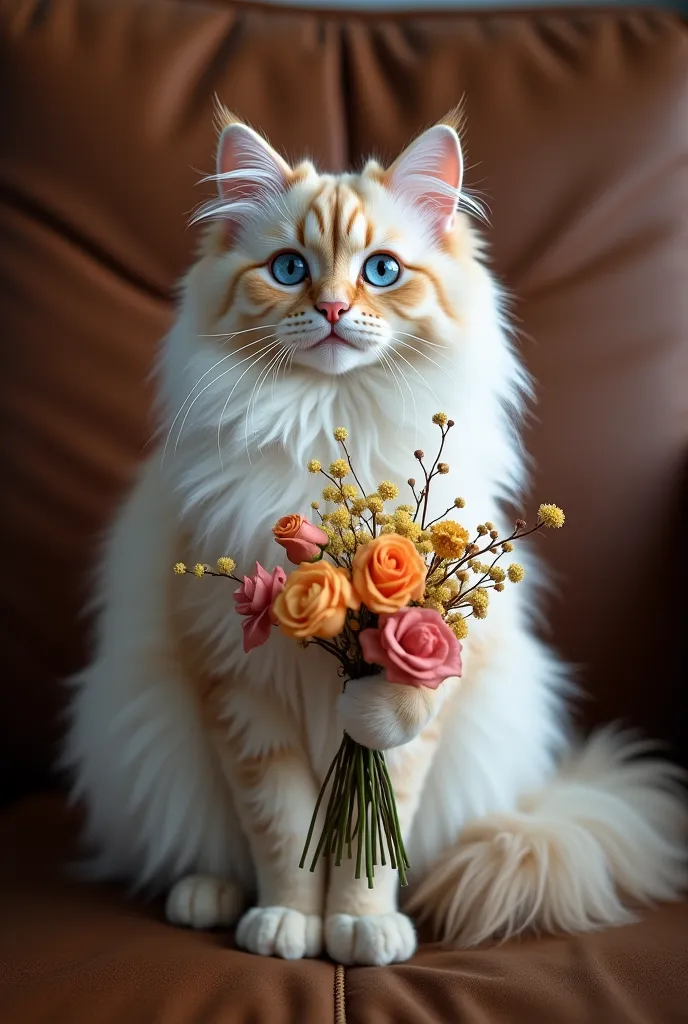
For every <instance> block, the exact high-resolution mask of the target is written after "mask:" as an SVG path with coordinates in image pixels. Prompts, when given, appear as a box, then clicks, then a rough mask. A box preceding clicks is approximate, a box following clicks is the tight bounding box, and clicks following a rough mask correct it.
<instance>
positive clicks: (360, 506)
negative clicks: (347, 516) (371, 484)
mask: <svg viewBox="0 0 688 1024" xmlns="http://www.w3.org/2000/svg"><path fill="white" fill-rule="evenodd" d="M367 507H368V506H367V504H366V500H365V498H354V500H353V501H352V502H351V513H352V515H354V516H362V515H363V513H364V512H365V510H366V509H367Z"/></svg>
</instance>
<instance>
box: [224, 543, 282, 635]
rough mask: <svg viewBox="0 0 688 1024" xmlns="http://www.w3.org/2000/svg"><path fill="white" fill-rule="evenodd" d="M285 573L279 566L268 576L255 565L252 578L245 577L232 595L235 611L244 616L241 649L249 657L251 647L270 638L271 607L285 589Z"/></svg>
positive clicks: (267, 573)
mask: <svg viewBox="0 0 688 1024" xmlns="http://www.w3.org/2000/svg"><path fill="white" fill-rule="evenodd" d="M286 578H287V574H286V572H285V571H284V569H282V568H281V566H279V565H278V566H277V568H276V569H273V571H272V572H271V573H270V572H268V571H267V569H264V568H263V566H262V565H261V564H260V562H256V572H255V575H254V576H244V582H243V584H242V585H241V586H240V587H239V589H238V590H237V591H236V593H235V594H234V601H235V602H236V610H237V611H238V613H239V615H245V616H246V618H245V619H244V621H243V622H242V624H241V625H242V629H243V631H244V650H245V651H246V653H247V654H248V652H249V651H252V650H253V648H254V647H260V646H261V645H262V644H264V643H265V641H266V640H267V638H268V637H269V635H270V630H271V628H272V626H273V625H274V622H275V619H274V617H273V614H272V604H273V601H274V600H275V598H276V597H277V595H278V594H279V592H280V591H281V590H282V588H283V587H284V583H285V581H286Z"/></svg>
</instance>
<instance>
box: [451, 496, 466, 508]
mask: <svg viewBox="0 0 688 1024" xmlns="http://www.w3.org/2000/svg"><path fill="white" fill-rule="evenodd" d="M454 507H455V508H465V507H466V502H465V501H464V499H463V498H454Z"/></svg>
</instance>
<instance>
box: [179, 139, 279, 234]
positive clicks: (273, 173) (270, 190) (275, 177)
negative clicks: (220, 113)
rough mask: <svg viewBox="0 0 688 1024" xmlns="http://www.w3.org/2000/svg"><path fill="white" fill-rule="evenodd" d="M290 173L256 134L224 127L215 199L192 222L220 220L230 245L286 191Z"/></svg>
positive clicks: (218, 152) (219, 143) (218, 147)
mask: <svg viewBox="0 0 688 1024" xmlns="http://www.w3.org/2000/svg"><path fill="white" fill-rule="evenodd" d="M290 174H291V169H290V167H289V165H288V164H287V163H286V161H284V160H283V159H282V157H281V156H280V155H279V153H276V152H275V150H274V149H273V148H272V146H271V145H270V144H269V143H268V142H266V141H265V139H263V138H262V136H260V135H259V134H258V132H256V131H254V130H253V129H252V128H249V127H248V126H247V125H245V124H241V123H240V122H238V121H236V122H234V121H233V122H231V123H230V124H226V125H225V127H224V128H223V129H222V131H221V134H220V138H219V141H218V145H217V160H216V171H215V175H214V181H215V182H216V184H217V190H218V199H216V200H215V201H214V202H211V203H207V204H205V205H204V206H203V207H202V208H201V211H199V214H200V215H199V214H197V215H196V218H195V219H196V220H203V219H205V218H207V217H209V218H211V219H213V220H221V221H222V222H223V227H224V234H225V239H226V241H228V242H229V241H231V239H232V238H233V236H234V234H235V233H236V230H237V227H239V226H240V225H241V224H242V223H245V222H246V221H247V220H249V219H250V218H251V215H252V214H255V213H257V212H259V210H260V209H261V207H262V206H263V205H264V204H265V202H266V201H267V200H269V199H270V198H271V197H273V196H276V195H279V194H281V193H282V192H284V191H285V189H286V188H287V186H288V183H289V177H290Z"/></svg>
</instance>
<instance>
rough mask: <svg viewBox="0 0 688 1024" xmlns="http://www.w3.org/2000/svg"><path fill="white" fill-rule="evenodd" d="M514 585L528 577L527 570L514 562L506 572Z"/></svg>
mask: <svg viewBox="0 0 688 1024" xmlns="http://www.w3.org/2000/svg"><path fill="white" fill-rule="evenodd" d="M506 574H507V576H508V577H509V579H510V580H511V582H512V583H520V582H521V581H522V580H523V579H524V578H525V575H526V572H525V569H524V568H523V566H522V565H519V564H518V562H513V563H512V564H511V565H510V566H509V568H508V569H507V571H506Z"/></svg>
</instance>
